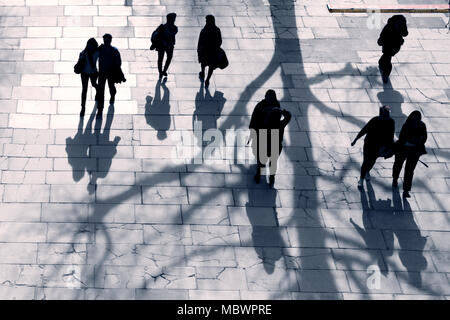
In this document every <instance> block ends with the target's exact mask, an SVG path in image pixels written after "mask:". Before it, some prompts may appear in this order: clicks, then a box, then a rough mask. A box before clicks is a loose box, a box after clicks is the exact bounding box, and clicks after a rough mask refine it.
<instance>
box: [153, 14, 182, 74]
mask: <svg viewBox="0 0 450 320" xmlns="http://www.w3.org/2000/svg"><path fill="white" fill-rule="evenodd" d="M176 18H177V15H176V13H169V14H168V15H167V23H166V24H162V25H161V26H159V35H158V43H157V44H156V50H157V51H158V71H159V78H160V79H162V77H163V76H164V77H167V70H168V69H169V65H170V62H171V61H172V57H173V50H174V47H175V35H176V34H177V33H178V27H177V26H176V25H175V19H176ZM164 53H165V54H166V55H167V57H166V64H165V65H164V69H163V67H162V65H163V59H164Z"/></svg>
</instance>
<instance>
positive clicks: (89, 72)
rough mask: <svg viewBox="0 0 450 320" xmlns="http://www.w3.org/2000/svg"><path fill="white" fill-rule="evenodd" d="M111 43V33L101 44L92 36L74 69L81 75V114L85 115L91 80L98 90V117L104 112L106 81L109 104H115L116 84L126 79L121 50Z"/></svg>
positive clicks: (106, 35)
mask: <svg viewBox="0 0 450 320" xmlns="http://www.w3.org/2000/svg"><path fill="white" fill-rule="evenodd" d="M111 43H112V36H111V35H110V34H105V35H104V36H103V44H102V45H100V46H99V45H98V43H97V41H96V40H95V39H94V38H90V39H89V40H88V42H87V44H86V48H85V49H84V50H83V51H82V52H81V53H80V55H79V58H78V62H77V64H76V65H75V67H74V71H75V73H77V74H80V76H81V85H82V91H81V111H80V116H84V114H85V111H86V97H87V89H88V85H89V80H90V81H91V84H92V87H93V88H95V90H96V94H95V100H96V101H97V118H100V117H101V116H102V113H103V108H104V102H105V86H106V83H108V87H109V92H110V99H109V104H114V102H115V97H116V93H117V89H116V86H115V84H116V83H121V82H125V81H126V79H125V76H124V74H123V72H122V69H121V66H122V59H121V57H120V52H119V50H118V49H117V48H115V47H113V46H112V45H111ZM97 61H98V69H97Z"/></svg>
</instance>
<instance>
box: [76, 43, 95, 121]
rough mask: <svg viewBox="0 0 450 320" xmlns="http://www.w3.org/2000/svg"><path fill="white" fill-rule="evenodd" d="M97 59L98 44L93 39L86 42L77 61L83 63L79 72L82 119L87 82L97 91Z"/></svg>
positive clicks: (84, 109)
mask: <svg viewBox="0 0 450 320" xmlns="http://www.w3.org/2000/svg"><path fill="white" fill-rule="evenodd" d="M97 59H98V43H97V40H95V39H94V38H90V39H89V40H88V41H87V44H86V48H85V49H84V50H83V51H81V52H80V56H79V59H78V60H79V61H81V60H82V61H83V69H82V70H81V73H80V76H81V86H82V90H81V111H80V117H84V114H85V112H86V96H87V90H88V84H89V80H91V84H92V87H94V88H95V90H96V91H97V90H98V86H97V77H98V71H97V66H96V63H97Z"/></svg>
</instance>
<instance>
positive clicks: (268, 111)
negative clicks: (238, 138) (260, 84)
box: [249, 99, 292, 155]
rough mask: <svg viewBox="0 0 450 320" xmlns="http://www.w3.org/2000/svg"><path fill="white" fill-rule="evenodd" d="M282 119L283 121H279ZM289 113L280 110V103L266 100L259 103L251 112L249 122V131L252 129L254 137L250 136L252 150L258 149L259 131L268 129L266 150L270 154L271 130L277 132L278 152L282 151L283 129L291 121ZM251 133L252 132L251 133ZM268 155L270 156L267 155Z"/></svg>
mask: <svg viewBox="0 0 450 320" xmlns="http://www.w3.org/2000/svg"><path fill="white" fill-rule="evenodd" d="M281 117H283V119H281ZM291 117H292V116H291V113H290V112H289V111H287V110H282V109H281V108H280V103H279V102H278V101H276V102H272V103H271V102H268V101H267V100H265V99H264V100H262V101H261V102H259V103H258V104H257V105H256V107H255V109H254V110H253V113H252V117H251V120H250V125H249V128H250V129H254V130H255V131H256V132H255V133H256V136H251V137H250V139H251V140H252V146H253V148H254V149H255V148H258V147H259V143H258V139H259V133H260V132H259V129H268V134H267V148H268V150H269V152H270V150H271V147H270V146H271V139H270V137H271V129H277V130H279V151H280V152H281V149H282V142H283V136H284V128H285V127H286V126H287V125H288V123H289V121H290V120H291ZM252 133H253V132H252ZM268 155H270V154H268Z"/></svg>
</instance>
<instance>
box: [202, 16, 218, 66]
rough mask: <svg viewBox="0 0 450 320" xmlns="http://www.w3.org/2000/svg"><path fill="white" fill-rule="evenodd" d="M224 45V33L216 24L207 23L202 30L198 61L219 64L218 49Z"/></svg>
mask: <svg viewBox="0 0 450 320" xmlns="http://www.w3.org/2000/svg"><path fill="white" fill-rule="evenodd" d="M221 45H222V34H221V32H220V29H219V28H218V27H216V26H215V25H206V26H205V27H204V28H203V29H202V31H201V32H200V37H199V39H198V45H197V54H198V62H199V63H201V64H205V65H207V66H212V67H215V66H217V57H218V50H219V48H220V46H221Z"/></svg>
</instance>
